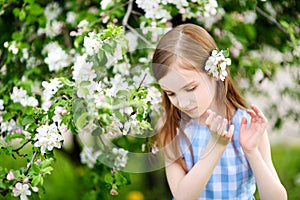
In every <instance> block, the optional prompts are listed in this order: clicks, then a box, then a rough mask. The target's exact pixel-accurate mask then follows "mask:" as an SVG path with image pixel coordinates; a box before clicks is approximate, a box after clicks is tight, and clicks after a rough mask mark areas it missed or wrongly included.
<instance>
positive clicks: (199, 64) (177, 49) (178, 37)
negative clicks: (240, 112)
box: [152, 24, 246, 171]
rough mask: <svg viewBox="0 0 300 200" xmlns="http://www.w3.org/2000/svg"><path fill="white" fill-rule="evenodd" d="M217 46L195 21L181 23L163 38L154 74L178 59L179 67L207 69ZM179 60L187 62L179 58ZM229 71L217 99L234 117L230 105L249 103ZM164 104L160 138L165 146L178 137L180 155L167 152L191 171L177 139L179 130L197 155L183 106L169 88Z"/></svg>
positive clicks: (219, 84) (158, 76)
mask: <svg viewBox="0 0 300 200" xmlns="http://www.w3.org/2000/svg"><path fill="white" fill-rule="evenodd" d="M214 49H217V45H216V43H215V41H214V39H213V38H212V37H211V36H210V35H209V33H208V32H207V31H206V30H205V29H203V28H202V27H200V26H198V25H194V24H182V25H179V26H177V27H175V28H173V29H172V30H171V31H169V32H168V33H167V34H165V35H164V36H163V37H162V38H161V39H160V41H159V43H158V45H157V47H156V49H155V52H154V55H153V59H152V71H153V75H154V77H155V79H156V80H157V81H159V80H160V79H161V78H162V77H164V76H165V75H166V74H167V73H168V71H169V70H170V66H171V65H172V64H173V63H174V62H176V67H182V68H185V69H190V70H197V71H198V72H205V70H204V66H205V62H206V60H207V59H208V57H209V56H210V55H211V52H212V51H213V50H214ZM178 60H180V61H184V62H177V61H178ZM173 66H174V65H173ZM228 74H229V75H228V76H227V77H226V78H225V81H224V82H223V81H217V85H216V93H215V94H218V95H217V101H220V103H223V104H224V105H225V106H226V113H227V114H226V115H227V116H226V117H227V119H231V118H232V114H231V113H230V112H229V110H230V108H242V109H243V108H246V104H245V102H244V99H243V97H242V95H241V93H240V91H239V90H238V89H237V87H235V86H234V84H233V81H232V79H231V77H230V73H229V71H228ZM163 107H164V111H165V112H164V115H163V124H162V126H161V128H160V129H159V133H158V137H159V141H160V142H161V145H162V146H163V147H165V146H167V145H168V144H169V143H171V141H175V143H174V142H172V143H173V147H172V150H171V151H172V154H173V155H176V156H177V157H174V156H173V157H172V158H170V155H171V154H168V153H167V156H168V157H169V158H170V159H172V160H174V161H176V162H179V163H180V165H181V166H182V167H183V169H185V171H187V169H186V166H185V162H184V161H183V159H178V158H181V157H179V156H178V155H182V153H181V150H180V148H179V140H178V139H176V138H177V137H176V136H178V133H179V135H181V136H182V137H183V138H184V139H185V141H186V142H187V143H188V144H189V145H188V146H189V147H190V148H189V149H190V152H191V154H192V155H193V151H192V148H191V145H190V144H191V143H190V141H189V140H188V138H187V137H186V135H185V134H184V132H183V131H182V129H181V127H180V121H181V119H182V117H183V116H182V114H181V112H180V110H179V109H177V108H176V107H175V106H173V104H172V103H171V102H170V100H169V98H168V96H167V94H166V93H165V92H163ZM192 158H193V156H192ZM193 163H194V160H193Z"/></svg>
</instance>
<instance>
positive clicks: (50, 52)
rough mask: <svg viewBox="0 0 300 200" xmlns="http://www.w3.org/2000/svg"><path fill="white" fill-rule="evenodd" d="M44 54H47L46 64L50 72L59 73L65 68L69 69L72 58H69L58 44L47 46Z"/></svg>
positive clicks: (52, 43)
mask: <svg viewBox="0 0 300 200" xmlns="http://www.w3.org/2000/svg"><path fill="white" fill-rule="evenodd" d="M43 54H47V57H46V58H45V60H44V61H45V63H46V64H47V65H48V67H49V71H58V70H60V69H62V68H64V67H68V66H69V65H70V64H71V62H72V58H71V56H69V55H68V54H67V53H66V52H65V51H64V50H63V49H62V48H61V47H60V46H59V44H58V43H57V42H51V43H49V44H47V45H46V46H45V47H44V49H43Z"/></svg>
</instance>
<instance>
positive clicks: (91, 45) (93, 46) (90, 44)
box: [83, 32, 102, 56]
mask: <svg viewBox="0 0 300 200" xmlns="http://www.w3.org/2000/svg"><path fill="white" fill-rule="evenodd" d="M98 38H99V35H98V34H95V33H94V32H89V33H88V36H85V37H84V39H83V46H84V48H85V51H86V53H87V54H88V55H89V56H93V55H95V54H97V53H98V52H99V50H100V49H101V47H102V42H101V41H100V40H99V39H98Z"/></svg>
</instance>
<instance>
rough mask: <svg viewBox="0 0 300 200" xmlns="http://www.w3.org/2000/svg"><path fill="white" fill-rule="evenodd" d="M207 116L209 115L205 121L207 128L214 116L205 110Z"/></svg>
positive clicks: (211, 112)
mask: <svg viewBox="0 0 300 200" xmlns="http://www.w3.org/2000/svg"><path fill="white" fill-rule="evenodd" d="M207 114H209V115H208V117H207V118H206V120H205V124H206V125H207V126H208V127H209V126H210V125H211V122H212V120H213V118H214V117H215V115H216V114H215V113H214V112H213V111H211V110H207Z"/></svg>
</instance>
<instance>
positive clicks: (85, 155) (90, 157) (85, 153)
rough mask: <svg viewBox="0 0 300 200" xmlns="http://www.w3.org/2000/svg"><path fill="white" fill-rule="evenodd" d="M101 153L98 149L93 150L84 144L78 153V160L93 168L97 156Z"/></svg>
mask: <svg viewBox="0 0 300 200" xmlns="http://www.w3.org/2000/svg"><path fill="white" fill-rule="evenodd" d="M101 154H102V152H101V151H100V150H98V151H95V150H94V148H93V147H87V146H84V147H83V150H82V152H81V153H80V160H81V162H82V163H83V164H87V166H88V167H89V168H93V167H94V165H95V164H96V162H97V158H98V157H99V156H100V155H101Z"/></svg>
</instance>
